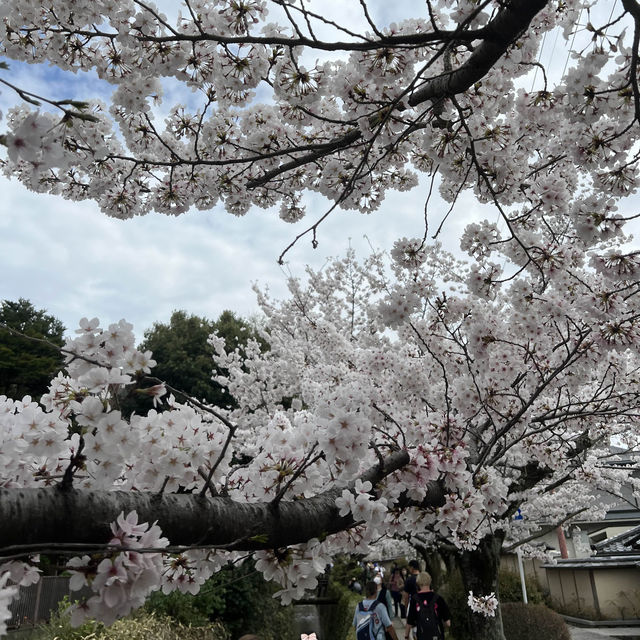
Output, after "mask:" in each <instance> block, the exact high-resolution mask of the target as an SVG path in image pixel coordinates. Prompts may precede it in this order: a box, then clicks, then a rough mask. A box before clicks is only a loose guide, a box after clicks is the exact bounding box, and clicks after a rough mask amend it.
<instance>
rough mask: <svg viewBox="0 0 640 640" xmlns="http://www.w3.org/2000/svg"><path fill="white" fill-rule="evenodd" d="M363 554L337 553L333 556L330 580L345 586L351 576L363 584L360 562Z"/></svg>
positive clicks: (362, 571) (362, 570)
mask: <svg viewBox="0 0 640 640" xmlns="http://www.w3.org/2000/svg"><path fill="white" fill-rule="evenodd" d="M362 557H363V556H353V555H346V554H345V555H339V556H336V557H335V558H333V567H332V568H331V581H332V582H333V583H335V584H338V585H341V586H343V587H347V586H348V585H349V580H351V578H356V579H357V580H359V581H360V584H361V585H364V569H363V568H362V565H361V564H360V560H361V559H362Z"/></svg>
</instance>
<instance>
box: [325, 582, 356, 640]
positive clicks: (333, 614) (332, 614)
mask: <svg viewBox="0 0 640 640" xmlns="http://www.w3.org/2000/svg"><path fill="white" fill-rule="evenodd" d="M327 596H328V597H329V598H331V599H334V600H337V603H336V604H335V605H334V606H333V607H331V608H330V609H329V608H327V610H326V612H325V610H324V609H323V608H320V624H321V629H319V634H318V635H319V636H320V637H321V638H325V637H327V638H332V639H333V640H347V638H348V637H349V634H350V633H351V630H352V629H353V626H352V623H353V612H354V611H355V608H356V605H357V604H358V602H360V600H362V596H361V595H358V594H357V593H353V591H349V589H347V588H346V587H345V586H344V585H343V584H341V583H339V582H336V581H334V580H333V579H332V580H331V581H330V582H329V588H328V590H327Z"/></svg>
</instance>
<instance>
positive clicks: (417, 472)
mask: <svg viewBox="0 0 640 640" xmlns="http://www.w3.org/2000/svg"><path fill="white" fill-rule="evenodd" d="M359 7H360V10H361V11H362V17H363V20H364V22H365V25H366V26H365V27H364V30H363V31H362V32H361V33H357V32H355V31H354V30H351V29H350V28H349V27H348V26H344V25H343V24H342V23H341V22H340V21H339V20H338V19H337V18H335V19H334V18H332V17H330V16H329V17H327V16H324V15H320V14H319V13H315V12H314V11H313V10H312V9H311V8H310V7H309V6H308V5H305V4H298V3H297V2H288V1H284V2H281V1H280V0H278V1H277V2H276V1H274V2H269V3H268V2H266V1H261V0H241V1H237V0H233V2H227V1H226V0H198V1H192V0H190V1H189V2H187V3H185V5H184V7H183V12H182V14H181V15H180V17H179V18H178V20H177V22H175V23H170V22H169V21H168V19H166V18H165V17H164V16H163V14H162V13H161V12H160V11H159V10H157V9H156V8H155V7H153V6H152V5H150V4H147V3H143V2H141V1H140V0H130V1H126V0H121V1H120V0H96V1H92V2H89V1H88V0H87V1H80V2H78V1H77V0H76V1H75V2H73V3H71V2H68V0H55V1H53V0H52V1H50V2H49V3H47V4H45V5H36V4H34V3H33V2H32V1H31V0H11V2H9V3H8V4H5V5H3V6H2V7H1V8H0V18H1V19H2V29H4V38H3V45H2V46H3V47H4V53H5V55H6V56H8V57H12V58H15V59H19V60H28V61H33V62H41V61H49V62H52V63H53V64H55V65H57V66H58V67H60V68H62V69H68V70H76V71H81V70H88V69H93V70H96V71H97V73H98V75H99V76H100V77H102V78H104V79H105V80H108V81H109V82H112V83H113V84H114V85H115V86H116V90H115V93H114V95H113V96H112V98H111V103H110V105H105V104H102V103H98V102H93V103H89V102H87V103H86V104H85V103H80V102H69V101H67V100H64V99H59V98H58V99H53V98H50V97H45V96H41V95H35V94H34V93H33V92H29V90H25V89H23V88H21V87H19V86H17V84H15V83H12V82H9V81H8V80H4V79H2V78H0V81H1V82H3V84H4V85H5V87H8V88H9V90H12V91H16V93H17V95H19V96H20V97H21V98H22V99H23V100H26V101H27V103H29V102H30V103H31V105H32V106H36V105H33V103H34V101H35V102H39V103H40V104H39V105H37V106H38V107H39V108H38V110H33V109H32V108H31V107H30V106H25V105H22V106H20V107H17V108H16V109H14V110H12V111H10V112H9V114H8V118H7V123H8V130H7V133H6V135H5V137H4V138H3V140H4V143H5V144H6V146H7V156H8V157H7V160H6V162H5V165H4V168H5V172H6V173H7V174H9V175H12V176H15V177H17V178H18V179H20V180H21V181H22V182H23V183H25V184H26V185H27V186H28V187H30V188H32V189H35V190H37V191H52V192H55V193H59V194H61V195H63V196H65V197H69V198H73V199H82V198H92V199H95V200H96V201H98V202H99V204H100V206H101V207H102V208H103V210H104V211H105V212H107V213H108V214H110V215H113V216H116V217H129V216H132V215H138V214H143V213H147V212H148V211H151V210H156V211H160V212H164V213H170V214H179V213H181V212H183V211H186V210H187V209H188V208H189V207H191V206H196V207H200V208H203V209H209V208H211V207H212V206H213V205H214V204H215V203H216V202H219V201H220V202H222V203H223V204H224V206H225V207H226V208H227V209H228V210H229V211H230V212H232V213H236V214H242V213H244V212H245V211H247V209H248V208H249V207H251V206H253V205H258V206H263V207H271V206H272V205H274V204H279V205H280V215H281V217H283V218H284V219H285V220H296V219H299V218H300V217H301V216H302V215H304V201H303V196H304V194H305V193H307V192H317V193H320V194H322V195H324V196H325V197H326V198H328V200H329V203H330V204H329V205H328V210H331V209H332V208H333V207H335V206H340V207H343V208H351V209H357V210H360V211H363V212H369V211H372V210H374V209H377V208H379V207H380V204H381V201H382V198H383V196H384V193H385V191H386V190H388V189H392V188H393V189H408V188H411V187H412V186H414V185H415V184H416V183H417V177H416V174H417V173H418V172H423V173H426V174H427V175H429V176H431V178H432V186H434V187H435V186H436V184H437V186H438V188H439V190H440V193H441V194H442V195H443V196H444V198H445V199H446V200H448V201H449V202H450V204H451V207H452V210H454V209H455V203H456V200H457V198H458V196H459V194H460V193H461V192H462V191H463V190H465V189H471V190H473V192H474V193H475V195H476V197H477V199H478V200H479V201H480V202H485V203H491V204H492V205H493V206H494V208H495V211H496V212H497V215H498V216H499V220H501V221H502V222H503V225H502V226H500V225H498V224H497V222H495V221H491V220H484V221H478V222H474V223H473V224H469V225H467V226H466V228H465V230H464V232H463V233H462V236H461V243H460V247H461V249H462V251H464V252H466V254H467V256H468V257H467V258H466V262H463V261H458V260H456V259H454V258H453V257H452V256H449V255H447V254H446V253H444V252H443V251H442V249H441V247H440V246H439V245H438V244H437V243H434V242H433V241H432V239H429V238H428V237H427V235H428V234H425V237H424V238H417V239H412V238H410V239H406V238H403V239H400V240H398V241H397V242H396V243H395V244H394V246H393V249H392V251H391V257H390V259H389V262H388V263H387V262H385V258H384V257H382V256H379V255H377V254H376V255H373V256H371V257H370V258H369V259H368V260H366V261H365V262H364V263H359V262H358V261H357V260H356V259H355V258H354V256H353V255H351V254H350V255H348V256H347V257H346V258H344V259H342V260H335V261H333V262H330V263H329V264H328V265H327V266H326V268H325V269H324V270H322V271H320V272H311V271H310V272H309V273H308V278H307V280H306V281H304V282H303V281H297V280H294V279H292V280H291V281H290V283H289V284H290V293H289V296H288V298H287V299H285V300H281V301H275V300H272V299H271V298H269V296H267V295H266V294H264V293H260V294H259V302H260V305H261V308H262V312H263V313H264V315H265V317H266V319H267V322H266V331H267V332H268V333H266V334H265V335H264V339H265V340H266V341H267V342H268V344H269V349H268V350H265V349H262V348H261V345H260V343H259V341H258V340H255V339H249V340H248V341H247V343H246V346H245V347H244V349H243V350H242V351H239V350H235V349H233V348H230V347H229V345H225V343H224V341H223V340H222V339H221V337H220V336H217V337H216V336H215V334H214V336H213V337H212V339H211V340H212V342H211V343H212V345H213V347H214V350H215V357H214V360H215V366H216V367H217V369H218V372H219V373H218V374H217V375H216V377H215V380H216V382H217V383H219V384H220V385H222V386H223V387H224V388H225V389H226V390H227V392H228V393H229V394H230V396H232V397H233V398H234V399H235V400H236V402H237V404H236V405H234V406H227V407H219V406H218V407H214V406H211V405H209V404H208V403H207V402H203V401H202V400H201V399H200V398H198V397H194V398H186V399H185V398H184V397H181V398H176V397H175V396H174V395H173V394H171V393H167V387H166V386H165V385H163V384H162V383H156V384H153V386H148V387H146V388H144V389H143V391H144V392H145V393H147V395H149V396H151V397H152V398H153V400H154V403H155V404H156V405H161V406H162V410H158V408H157V407H156V408H154V409H152V410H150V411H148V412H145V413H144V414H142V415H136V414H133V415H131V416H130V417H127V418H126V419H125V418H123V416H122V414H121V413H120V411H119V410H118V409H117V408H116V407H117V405H116V403H115V402H114V398H116V397H117V396H118V394H121V393H122V392H123V391H124V390H126V389H127V388H129V387H131V386H132V385H134V384H143V381H144V379H145V375H146V374H149V373H151V370H152V367H153V366H154V365H155V361H154V360H153V356H152V354H151V353H150V352H149V351H145V350H139V349H136V348H135V345H134V341H133V334H132V331H131V326H130V325H129V324H128V323H126V322H125V321H124V320H123V321H121V322H120V323H118V324H113V325H111V326H109V327H107V328H101V327H100V325H99V321H98V320H97V319H93V320H88V319H86V318H85V319H83V320H82V321H81V323H80V328H79V329H78V333H77V337H76V338H75V339H73V340H68V341H67V343H66V344H65V346H64V348H63V352H64V353H65V354H66V372H64V373H61V374H59V375H58V376H57V377H56V378H55V379H54V380H53V381H52V383H51V386H50V390H49V392H48V393H47V394H45V396H44V397H43V398H42V400H41V404H40V405H36V404H35V403H30V402H26V401H25V402H21V401H19V400H10V399H3V400H2V404H1V406H0V421H1V424H2V430H1V431H0V436H1V437H2V438H3V439H2V440H1V441H0V463H1V464H0V470H1V471H0V474H1V475H0V487H1V488H0V554H2V556H3V557H4V559H5V560H6V562H5V563H4V564H3V565H1V566H0V611H2V605H3V601H5V602H6V601H7V600H8V598H9V597H10V596H11V595H12V592H11V587H6V586H5V584H6V582H7V580H8V579H9V577H11V579H12V580H13V581H15V582H19V583H20V582H22V583H24V582H25V581H27V582H28V581H30V580H32V579H34V569H33V567H32V564H31V562H30V561H29V560H28V558H29V556H30V555H31V554H33V553H35V552H38V551H40V552H46V551H49V552H55V553H57V554H62V555H65V554H68V555H69V556H71V558H70V560H69V562H68V564H67V567H68V568H69V570H70V571H71V573H72V580H71V581H72V585H73V587H74V588H75V587H80V586H82V585H83V584H86V583H89V584H90V585H91V588H92V590H93V593H94V595H92V596H91V597H90V598H89V599H88V600H87V601H86V602H84V603H82V604H81V605H80V606H78V607H76V608H75V610H74V618H75V619H76V620H80V619H82V617H83V616H86V615H92V616H98V617H100V618H102V619H105V620H112V619H114V618H115V617H117V616H119V615H124V614H126V613H127V612H128V611H130V610H131V608H132V607H135V606H137V605H138V604H139V603H140V602H141V601H142V600H143V599H144V597H145V596H146V594H147V593H148V592H149V591H150V590H152V589H153V588H158V587H159V586H162V587H163V589H166V590H171V589H176V588H177V589H182V590H189V589H197V587H198V585H199V584H201V583H202V582H203V581H204V580H205V579H206V578H207V577H208V575H210V574H211V572H213V571H216V570H217V569H218V568H219V567H220V566H221V565H222V564H224V563H225V562H227V561H228V560H229V559H237V558H238V557H239V554H241V553H246V552H253V553H254V555H255V558H256V559H257V562H256V567H257V568H258V569H259V570H260V571H262V572H263V573H264V575H265V577H267V578H269V579H273V580H276V581H277V582H279V583H280V584H281V585H282V590H281V593H280V595H281V597H282V598H283V600H284V601H290V600H291V599H294V598H299V597H301V596H302V594H304V592H305V590H307V589H309V588H312V587H313V586H314V585H315V583H316V577H317V576H318V575H319V574H320V573H321V572H322V571H323V570H324V567H325V565H326V563H327V561H328V560H329V559H330V558H331V556H332V554H334V553H336V552H337V551H341V552H344V551H354V552H358V551H361V550H366V549H368V548H369V545H371V544H374V543H375V542H376V541H377V540H380V539H381V538H385V537H393V536H396V537H404V538H406V539H409V540H412V539H414V538H415V539H416V540H418V541H419V542H420V544H423V545H424V544H425V541H426V542H427V543H429V544H438V543H441V542H443V541H444V542H446V543H447V544H448V545H449V546H450V547H451V548H452V549H453V550H454V553H455V554H456V557H457V562H458V566H459V568H460V569H461V571H462V576H463V582H464V584H465V588H467V589H468V590H469V591H472V594H471V596H470V604H471V608H472V610H473V611H474V612H476V613H477V614H478V615H476V616H475V617H474V618H473V620H474V622H473V623H472V625H471V628H472V629H473V631H474V637H477V638H482V639H486V640H493V639H494V638H495V639H496V640H503V634H502V629H501V624H500V610H499V608H498V609H496V598H495V593H494V592H495V590H496V588H497V559H498V554H499V552H500V548H501V547H502V544H503V542H504V540H505V539H508V540H509V541H510V544H520V543H524V542H526V541H529V539H530V538H531V536H532V534H533V533H534V532H535V530H536V529H537V528H538V527H539V525H540V523H541V522H542V521H545V522H547V523H551V524H557V523H559V522H563V521H567V520H569V519H571V518H572V517H576V516H577V515H578V514H579V513H581V512H584V509H585V505H587V504H588V505H590V507H589V509H591V515H594V516H595V515H597V514H598V511H599V510H600V505H598V504H597V503H594V502H593V496H594V495H595V492H596V491H606V492H610V493H612V494H617V493H619V490H620V486H621V483H623V482H631V483H632V484H633V483H634V482H635V481H634V480H633V478H632V477H630V470H629V469H622V468H619V466H617V465H610V464H607V462H608V461H609V460H610V456H611V454H610V450H609V444H610V442H611V441H612V439H615V442H616V443H617V444H622V445H624V446H626V447H628V448H629V449H634V448H637V446H638V436H639V434H640V430H639V429H638V415H637V407H638V406H639V404H640V402H639V401H640V398H639V397H638V394H639V393H640V392H639V387H638V372H639V371H640V362H639V359H638V355H639V354H638V348H639V347H638V344H640V340H638V329H639V326H640V324H639V323H640V308H639V306H638V294H639V293H640V277H639V274H640V253H639V252H638V251H637V250H634V249H633V248H629V246H628V241H629V238H628V236H626V235H625V225H626V223H627V222H628V221H627V220H626V219H625V217H624V216H623V215H622V214H620V213H619V212H618V211H617V208H618V206H619V205H620V202H621V200H622V199H623V198H624V197H626V196H627V195H629V194H633V193H635V190H636V188H637V165H638V161H639V160H640V156H639V155H638V153H639V152H638V144H637V143H638V131H639V129H638V122H639V120H638V116H639V115H640V109H639V106H640V91H639V89H638V80H637V63H638V42H640V36H639V34H640V4H638V3H637V2H636V1H635V0H623V1H622V3H621V5H620V7H618V8H616V7H617V5H615V6H613V7H611V5H610V3H605V2H601V1H596V2H589V3H586V2H580V1H579V0H571V1H568V2H565V1H562V2H559V1H557V2H556V1H552V0H507V1H506V2H504V1H498V0H495V1H494V0H485V1H484V2H480V3H478V2H475V1H474V0H458V1H456V2H454V1H453V0H438V1H436V0H429V1H427V3H426V5H425V6H422V7H421V8H420V11H421V13H420V14H419V15H413V16H411V17H410V18H409V19H407V20H404V21H401V22H397V23H393V24H388V25H381V24H378V23H377V22H376V21H374V19H373V17H372V15H371V13H370V12H369V7H368V6H367V4H366V3H365V2H361V3H360V4H359ZM267 8H269V9H271V10H272V12H273V13H274V14H275V18H276V20H279V21H280V24H279V25H278V24H276V23H275V22H271V23H267V22H266V20H267V18H266V16H267V14H266V10H267ZM553 30H556V31H555V34H554V35H557V36H558V37H559V38H563V39H564V40H565V41H566V43H567V47H571V46H572V45H571V42H572V41H573V37H574V34H575V35H577V36H578V37H582V36H584V34H585V33H586V34H588V36H589V37H588V43H587V45H586V46H585V47H584V48H581V49H580V50H575V51H574V52H573V53H572V54H571V57H570V58H569V59H568V60H567V65H566V67H565V69H564V70H563V71H561V73H560V74H559V75H560V77H559V78H558V79H554V80H553V81H552V74H551V71H555V70H553V69H544V67H543V66H542V65H541V63H540V61H539V60H538V58H537V54H538V51H539V47H540V43H541V41H542V39H543V38H544V37H545V35H546V34H549V33H551V32H552V31H553ZM533 68H535V69H537V70H538V71H539V72H540V75H541V80H540V82H541V83H542V86H541V87H540V88H535V89H534V90H527V88H524V87H525V85H526V84H527V83H528V81H529V80H530V76H529V75H528V74H529V73H530V72H531V70H532V69H533ZM10 72H11V69H10V68H9V70H8V72H6V73H9V74H10ZM7 77H8V76H7ZM169 78H170V79H171V82H175V83H183V84H184V85H185V86H187V87H189V88H192V89H193V90H194V92H195V98H196V100H197V99H199V100H200V103H199V105H192V104H186V105H184V104H181V105H175V106H174V107H172V108H171V110H170V114H169V116H168V118H167V119H166V121H165V123H164V124H161V122H160V121H159V119H158V118H157V117H156V115H155V114H154V111H153V108H152V104H151V103H152V101H153V100H155V99H160V94H161V89H162V85H163V82H167V79H169ZM174 88H175V87H174ZM47 105H48V106H47ZM45 106H46V108H45ZM429 205H430V201H429V199H428V198H427V201H426V204H425V206H424V211H422V210H421V211H420V214H419V215H424V216H425V217H426V220H427V223H428V222H429V219H430V218H429V216H430V209H429ZM629 217H632V216H629ZM310 230H311V232H312V233H313V234H315V230H316V226H315V225H312V226H311V227H310ZM437 234H438V231H436V235H437ZM314 239H315V235H314ZM238 452H241V453H242V456H240V455H236V454H237V453H238ZM517 509H520V510H521V512H522V513H523V514H525V516H526V517H525V519H524V520H514V519H513V517H512V516H513V514H514V513H515V512H516V510H517ZM142 521H144V524H143V523H142ZM109 522H111V523H112V525H111V534H109V532H108V530H107V529H106V523H109ZM480 614H483V615H480ZM494 615H495V617H492V616H494ZM0 624H1V621H0Z"/></svg>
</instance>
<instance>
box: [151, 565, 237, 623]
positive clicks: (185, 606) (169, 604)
mask: <svg viewBox="0 0 640 640" xmlns="http://www.w3.org/2000/svg"><path fill="white" fill-rule="evenodd" d="M227 579H228V578H227V576H225V575H224V571H223V572H221V573H219V574H215V575H214V576H212V577H211V578H210V579H209V580H208V581H207V582H206V583H205V584H204V585H203V586H202V588H201V589H200V591H199V592H198V593H197V594H196V595H195V596H192V595H191V594H189V593H181V592H180V591H173V592H172V593H169V594H167V595H165V594H164V593H162V591H156V592H154V593H152V594H151V595H150V596H149V598H148V600H147V602H146V603H145V609H146V610H147V611H152V612H154V613H157V614H158V615H164V616H169V617H171V618H172V619H173V620H174V621H175V622H178V623H180V624H184V625H193V626H196V627H199V626H203V625H206V624H208V623H209V622H210V621H211V620H217V619H219V618H221V617H222V616H223V615H224V613H225V595H226V591H225V587H224V583H225V581H226V580H227Z"/></svg>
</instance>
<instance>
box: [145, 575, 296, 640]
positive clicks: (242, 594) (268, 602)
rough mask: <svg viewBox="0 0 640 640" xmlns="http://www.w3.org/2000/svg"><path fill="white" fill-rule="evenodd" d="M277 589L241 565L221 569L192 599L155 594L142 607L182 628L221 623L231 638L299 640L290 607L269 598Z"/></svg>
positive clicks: (172, 594)
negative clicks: (216, 621)
mask: <svg viewBox="0 0 640 640" xmlns="http://www.w3.org/2000/svg"><path fill="white" fill-rule="evenodd" d="M278 589H279V587H278V586H277V585H274V584H273V583H270V582H265V580H264V578H263V577H262V575H261V574H260V573H258V572H257V571H256V570H255V568H254V565H253V563H252V562H245V563H244V564H243V565H242V566H240V567H232V566H228V567H223V568H222V569H221V570H220V571H219V572H218V573H216V574H215V575H213V576H212V577H211V578H210V579H209V580H207V582H206V583H205V584H204V585H202V587H201V589H200V592H199V593H198V594H197V595H195V596H192V595H189V594H181V593H171V594H169V595H164V594H162V593H161V592H157V593H155V594H153V595H152V596H151V597H150V598H149V600H148V601H147V604H146V605H145V607H146V609H147V611H150V612H155V613H157V614H159V615H168V616H171V618H172V619H174V620H175V621H177V622H180V623H182V624H183V625H189V624H191V625H194V626H197V625H202V624H205V623H206V622H208V621H213V620H218V621H221V622H222V623H223V624H224V626H225V628H226V629H227V630H228V631H229V632H230V634H231V637H232V638H238V637H240V636H242V635H244V634H246V633H258V634H259V635H260V638H261V640H299V637H296V635H295V633H294V631H293V629H294V623H293V617H294V613H293V606H288V607H284V606H282V605H281V604H280V601H279V600H278V599H274V598H273V594H274V593H275V592H276V591H277V590H278Z"/></svg>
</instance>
